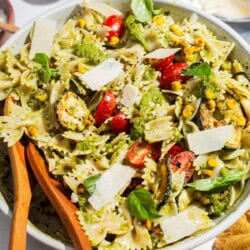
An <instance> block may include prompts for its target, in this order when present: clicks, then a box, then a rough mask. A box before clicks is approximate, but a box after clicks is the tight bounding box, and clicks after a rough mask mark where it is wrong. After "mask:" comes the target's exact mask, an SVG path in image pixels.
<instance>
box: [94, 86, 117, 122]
mask: <svg viewBox="0 0 250 250" xmlns="http://www.w3.org/2000/svg"><path fill="white" fill-rule="evenodd" d="M115 107H116V98H115V96H114V94H113V93H112V91H110V90H109V91H107V92H106V94H105V95H104V97H103V98H102V100H101V101H100V103H99V105H98V107H97V109H96V112H95V115H94V117H95V124H96V125H97V126H99V125H101V124H102V123H103V122H104V121H105V120H106V119H108V118H109V117H111V116H112V115H113V114H114V112H115Z"/></svg>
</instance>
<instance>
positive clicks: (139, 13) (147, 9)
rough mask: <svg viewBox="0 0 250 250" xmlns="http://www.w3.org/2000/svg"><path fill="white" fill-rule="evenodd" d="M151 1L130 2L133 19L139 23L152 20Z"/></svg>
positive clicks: (137, 0) (134, 0)
mask: <svg viewBox="0 0 250 250" xmlns="http://www.w3.org/2000/svg"><path fill="white" fill-rule="evenodd" d="M152 5H153V3H152V0H132V1H131V5H130V7H131V10H132V12H133V14H134V16H135V19H136V20H137V21H139V22H142V23H143V22H147V21H149V20H150V19H151V18H152V15H153V9H152Z"/></svg>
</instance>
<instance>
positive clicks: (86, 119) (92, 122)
mask: <svg viewBox="0 0 250 250" xmlns="http://www.w3.org/2000/svg"><path fill="white" fill-rule="evenodd" d="M84 122H85V123H86V124H87V125H89V126H91V125H93V124H94V121H91V120H89V119H88V118H85V119H84Z"/></svg>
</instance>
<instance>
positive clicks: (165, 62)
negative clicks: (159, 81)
mask: <svg viewBox="0 0 250 250" xmlns="http://www.w3.org/2000/svg"><path fill="white" fill-rule="evenodd" d="M173 60H174V55H171V56H169V57H167V58H165V59H163V60H161V61H160V62H159V63H157V64H156V65H155V69H156V70H158V71H161V72H163V71H164V70H165V69H167V68H168V67H169V66H170V65H171V64H172V63H173Z"/></svg>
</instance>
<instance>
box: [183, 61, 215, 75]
mask: <svg viewBox="0 0 250 250" xmlns="http://www.w3.org/2000/svg"><path fill="white" fill-rule="evenodd" d="M211 73H212V71H211V67H210V66H209V64H208V63H193V64H192V65H191V66H190V67H188V68H187V69H185V70H184V72H183V74H184V75H188V76H198V77H205V78H209V76H210V75H211Z"/></svg>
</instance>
